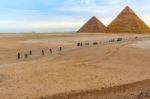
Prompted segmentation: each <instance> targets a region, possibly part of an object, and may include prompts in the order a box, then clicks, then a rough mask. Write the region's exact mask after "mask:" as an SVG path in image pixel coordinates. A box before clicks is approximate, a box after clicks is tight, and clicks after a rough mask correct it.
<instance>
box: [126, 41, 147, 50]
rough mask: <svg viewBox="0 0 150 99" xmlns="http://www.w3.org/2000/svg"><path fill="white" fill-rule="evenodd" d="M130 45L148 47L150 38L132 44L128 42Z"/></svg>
mask: <svg viewBox="0 0 150 99" xmlns="http://www.w3.org/2000/svg"><path fill="white" fill-rule="evenodd" d="M129 46H130V47H134V48H145V49H150V40H147V41H139V42H137V43H134V44H130V45H129Z"/></svg>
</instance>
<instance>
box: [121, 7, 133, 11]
mask: <svg viewBox="0 0 150 99" xmlns="http://www.w3.org/2000/svg"><path fill="white" fill-rule="evenodd" d="M123 11H129V12H134V11H133V10H132V9H131V7H129V6H126V7H125V8H124V10H123Z"/></svg>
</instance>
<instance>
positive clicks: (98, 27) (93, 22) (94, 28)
mask: <svg viewBox="0 0 150 99" xmlns="http://www.w3.org/2000/svg"><path fill="white" fill-rule="evenodd" d="M77 32H78V33H100V32H103V33H104V32H106V27H105V25H104V24H103V23H101V22H100V21H99V20H98V19H97V18H96V17H95V16H93V17H92V18H91V19H90V20H89V21H88V22H87V23H85V24H84V25H83V27H81V28H80V29H79V30H78V31H77Z"/></svg>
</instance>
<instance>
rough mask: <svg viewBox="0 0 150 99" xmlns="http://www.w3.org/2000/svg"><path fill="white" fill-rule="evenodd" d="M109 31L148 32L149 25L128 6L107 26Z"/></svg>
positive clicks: (149, 30)
mask: <svg viewBox="0 0 150 99" xmlns="http://www.w3.org/2000/svg"><path fill="white" fill-rule="evenodd" d="M107 32H109V33H148V32H150V29H149V27H148V26H147V25H146V24H145V23H144V22H143V21H142V20H141V19H140V18H139V17H138V16H137V15H136V14H135V12H134V11H133V10H132V9H131V8H130V7H129V6H126V7H125V9H124V10H123V11H122V12H121V13H120V14H119V15H118V16H117V17H116V18H115V20H113V21H112V22H111V23H110V24H109V25H108V27H107Z"/></svg>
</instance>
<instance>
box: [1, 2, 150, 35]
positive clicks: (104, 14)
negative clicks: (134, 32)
mask: <svg viewBox="0 0 150 99" xmlns="http://www.w3.org/2000/svg"><path fill="white" fill-rule="evenodd" d="M127 5H128V6H130V7H131V8H132V9H133V10H134V11H135V12H136V13H137V14H138V15H139V17H140V18H142V20H143V21H145V23H146V24H147V25H148V26H150V7H149V5H150V0H0V32H1V33H4V32H5V33H7V32H8V33H10V32H13V33H14V32H18V33H20V32H73V31H77V30H78V29H79V28H80V27H81V26H82V25H83V24H84V23H85V22H86V21H87V20H88V19H89V18H91V17H92V16H96V17H97V18H98V19H99V20H100V21H102V22H103V23H104V24H105V25H106V26H107V25H108V24H109V23H110V22H111V21H112V20H113V19H114V18H115V17H116V16H117V15H118V14H119V12H120V11H121V10H122V9H123V8H124V7H125V6H127Z"/></svg>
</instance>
